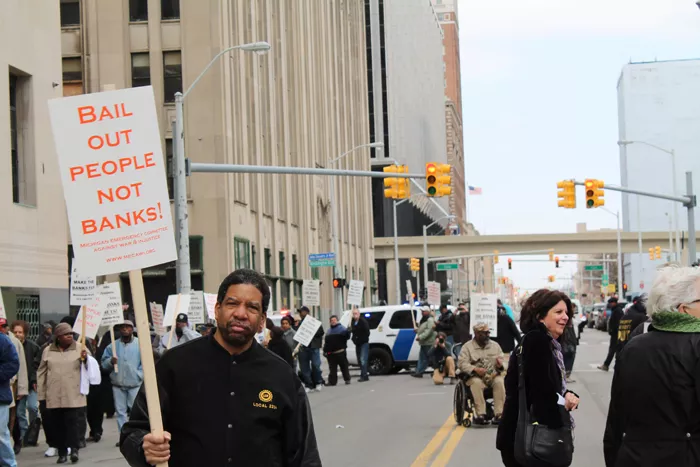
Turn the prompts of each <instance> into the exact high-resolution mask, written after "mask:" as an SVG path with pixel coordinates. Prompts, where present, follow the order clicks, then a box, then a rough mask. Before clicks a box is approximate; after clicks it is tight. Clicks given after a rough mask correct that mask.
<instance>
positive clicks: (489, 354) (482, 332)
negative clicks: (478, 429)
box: [457, 323, 508, 425]
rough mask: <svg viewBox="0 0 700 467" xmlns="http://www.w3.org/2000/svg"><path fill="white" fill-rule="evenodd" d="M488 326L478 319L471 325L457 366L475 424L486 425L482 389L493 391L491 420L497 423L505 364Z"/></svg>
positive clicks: (503, 388) (501, 400) (501, 410)
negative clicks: (470, 335) (471, 332)
mask: <svg viewBox="0 0 700 467" xmlns="http://www.w3.org/2000/svg"><path fill="white" fill-rule="evenodd" d="M489 335H490V331H489V326H488V325H487V324H485V323H478V324H476V325H475V326H474V339H472V340H470V341H469V342H467V343H466V344H464V346H462V351H461V352H460V354H459V359H458V363H457V365H458V367H459V370H460V371H461V372H462V375H461V376H462V377H464V379H466V381H467V383H466V384H467V386H469V389H470V391H471V393H472V397H473V399H474V406H475V409H476V413H475V414H474V415H475V416H474V421H473V423H474V424H475V425H487V424H488V420H487V419H486V414H487V411H486V400H485V398H484V389H486V388H490V389H492V391H493V404H494V410H493V411H494V418H493V420H492V421H491V423H493V424H494V425H497V424H498V423H499V422H500V420H501V415H502V414H503V404H504V403H505V400H506V390H505V385H504V381H503V378H504V376H505V374H506V370H507V369H508V368H507V366H508V364H507V363H506V361H505V359H504V357H503V351H502V350H501V347H500V346H499V345H498V344H497V343H496V342H494V341H492V340H491V339H490V338H489Z"/></svg>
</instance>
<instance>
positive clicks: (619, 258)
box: [616, 210, 624, 296]
mask: <svg viewBox="0 0 700 467" xmlns="http://www.w3.org/2000/svg"><path fill="white" fill-rule="evenodd" d="M616 216H617V294H618V296H620V295H621V294H623V293H624V291H623V290H622V228H621V227H620V211H619V210H618V211H617V214H616Z"/></svg>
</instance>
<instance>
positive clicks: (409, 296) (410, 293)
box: [406, 280, 413, 303]
mask: <svg viewBox="0 0 700 467" xmlns="http://www.w3.org/2000/svg"><path fill="white" fill-rule="evenodd" d="M406 298H407V299H408V301H409V302H411V303H413V284H412V283H411V281H410V280H407V281H406Z"/></svg>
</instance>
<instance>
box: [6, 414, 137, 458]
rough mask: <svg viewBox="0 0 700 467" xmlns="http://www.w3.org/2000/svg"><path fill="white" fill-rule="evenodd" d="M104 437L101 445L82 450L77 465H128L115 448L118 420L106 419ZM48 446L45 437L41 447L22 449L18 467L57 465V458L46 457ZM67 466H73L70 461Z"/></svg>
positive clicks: (42, 437) (89, 446)
mask: <svg viewBox="0 0 700 467" xmlns="http://www.w3.org/2000/svg"><path fill="white" fill-rule="evenodd" d="M102 427H103V429H104V435H103V437H102V440H100V442H99V443H88V445H87V447H86V448H85V449H81V450H80V462H79V463H78V464H77V465H100V466H104V467H126V466H128V464H127V463H126V461H125V460H124V458H123V457H122V455H121V453H120V452H119V448H117V447H115V444H116V442H117V441H118V440H119V435H118V433H117V420H116V419H115V418H111V419H105V421H104V423H103V425H102ZM47 447H48V446H46V443H45V442H44V435H43V432H42V435H41V436H40V437H39V447H36V448H31V447H30V448H22V452H20V453H19V455H18V456H17V465H20V466H22V467H38V466H48V465H55V464H56V460H57V459H58V458H57V457H49V458H47V457H44V451H46V449H47ZM66 465H73V464H71V463H70V461H68V464H66Z"/></svg>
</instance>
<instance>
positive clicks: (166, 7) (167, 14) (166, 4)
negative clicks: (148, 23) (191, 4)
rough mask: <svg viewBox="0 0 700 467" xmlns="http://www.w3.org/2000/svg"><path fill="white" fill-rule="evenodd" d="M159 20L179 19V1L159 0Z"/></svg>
mask: <svg viewBox="0 0 700 467" xmlns="http://www.w3.org/2000/svg"><path fill="white" fill-rule="evenodd" d="M160 17H161V19H180V0H160Z"/></svg>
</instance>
